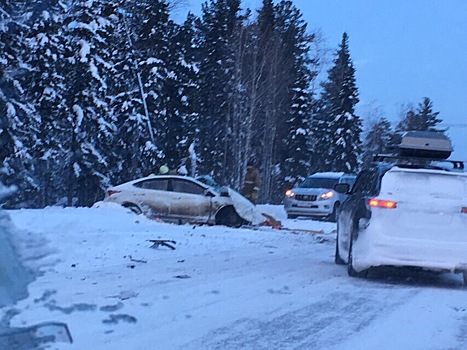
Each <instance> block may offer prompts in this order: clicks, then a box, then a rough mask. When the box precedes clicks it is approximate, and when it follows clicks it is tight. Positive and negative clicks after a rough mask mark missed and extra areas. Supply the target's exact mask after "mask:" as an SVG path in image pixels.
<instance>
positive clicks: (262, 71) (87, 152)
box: [0, 0, 441, 208]
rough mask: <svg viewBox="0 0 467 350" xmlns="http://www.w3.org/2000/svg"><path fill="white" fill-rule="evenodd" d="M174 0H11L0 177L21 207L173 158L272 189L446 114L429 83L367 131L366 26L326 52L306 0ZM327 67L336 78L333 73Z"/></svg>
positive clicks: (84, 198) (77, 193) (73, 198)
mask: <svg viewBox="0 0 467 350" xmlns="http://www.w3.org/2000/svg"><path fill="white" fill-rule="evenodd" d="M176 6H182V5H181V3H180V2H178V1H165V0H137V1H136V0H81V1H80V0H36V1H26V0H1V1H0V146H1V148H0V182H1V183H3V184H4V185H7V186H15V187H16V188H17V192H16V194H15V195H14V196H11V197H10V198H8V199H7V200H6V202H5V203H3V206H5V207H8V208H20V207H28V208H41V207H45V206H48V205H66V206H90V205H92V204H93V203H95V202H96V201H99V200H102V199H103V197H104V194H105V189H106V188H108V187H109V186H110V185H117V184H119V183H122V182H125V181H129V180H133V179H136V178H138V177H142V176H147V175H149V174H151V173H154V172H157V171H158V169H159V167H160V166H161V165H167V166H168V167H169V168H170V169H177V171H178V173H180V174H185V175H190V176H196V175H201V174H210V175H211V176H213V178H214V179H215V180H216V181H217V182H219V183H220V184H225V185H229V186H231V187H232V188H234V189H236V190H238V189H239V188H240V187H241V184H242V181H243V176H244V173H245V168H246V164H247V162H248V161H253V162H254V164H255V165H256V167H257V168H258V169H259V171H260V174H261V177H262V185H261V190H260V198H259V202H261V203H279V202H280V201H281V199H282V196H283V193H284V191H285V190H286V189H288V188H291V187H292V186H293V185H294V184H295V183H297V182H298V181H301V180H302V179H303V178H304V177H305V176H307V175H309V174H311V173H313V172H316V171H345V172H356V171H358V170H359V169H360V168H361V167H362V166H364V165H365V164H366V163H367V162H368V159H369V158H370V157H371V154H373V153H376V152H382V151H384V149H385V147H387V146H388V145H389V144H390V142H391V141H393V140H394V139H395V138H397V135H398V134H400V132H402V131H404V130H437V124H439V123H440V122H441V120H440V119H439V118H438V112H433V106H432V102H431V100H430V99H429V98H424V99H423V100H422V102H420V103H419V104H418V106H417V107H416V108H414V107H408V108H407V109H406V110H405V111H404V114H403V115H402V116H401V120H400V122H399V124H398V125H396V127H395V128H394V130H393V129H392V127H391V123H390V122H389V121H388V120H386V119H385V118H383V117H379V118H377V119H376V120H372V121H371V123H369V125H368V128H367V129H368V130H366V132H364V131H363V121H362V117H361V116H358V115H357V114H356V112H355V106H356V105H357V104H358V102H359V94H358V87H357V82H356V79H355V68H354V65H353V62H352V59H351V56H350V48H349V46H350V41H349V39H350V38H349V37H348V35H347V34H346V33H343V35H342V40H341V42H340V43H335V44H336V48H334V49H333V50H332V51H333V52H332V62H329V63H326V62H327V61H326V55H325V50H324V49H323V45H322V40H321V36H320V34H319V33H313V32H311V31H309V30H308V29H307V23H305V21H304V20H303V18H302V14H301V13H300V11H299V10H298V9H297V8H296V7H295V6H294V4H293V2H292V1H285V0H282V1H274V2H273V1H272V0H263V1H262V5H261V7H260V8H259V9H253V10H250V9H246V8H243V7H242V3H241V1H240V0H209V1H207V2H205V3H204V4H203V7H202V11H201V15H200V16H199V17H197V16H194V15H192V14H188V16H187V17H186V19H185V20H184V21H183V22H182V23H177V22H175V21H174V20H173V18H172V15H171V12H172V11H173V10H174V8H175V7H176ZM323 70H324V71H325V73H326V72H327V74H325V78H324V81H319V80H318V79H319V76H321V75H320V74H319V73H320V72H321V71H323Z"/></svg>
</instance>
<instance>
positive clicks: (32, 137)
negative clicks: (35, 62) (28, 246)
mask: <svg viewBox="0 0 467 350" xmlns="http://www.w3.org/2000/svg"><path fill="white" fill-rule="evenodd" d="M30 6H31V4H29V3H28V2H27V1H4V2H2V3H1V4H0V129H1V131H0V140H1V143H2V152H1V157H0V161H1V164H0V181H1V182H2V183H3V184H5V185H15V186H16V187H17V188H18V191H17V194H16V195H15V196H12V197H10V198H9V199H8V200H7V203H5V204H4V205H5V207H15V206H17V207H21V206H30V207H33V206H34V205H35V203H34V199H35V197H36V195H37V190H38V181H37V177H36V174H35V164H34V157H33V155H32V153H31V150H32V147H33V146H34V145H35V144H36V142H37V133H36V130H37V124H38V115H37V113H36V111H35V106H34V104H33V103H32V102H31V101H28V100H27V98H26V97H25V95H26V92H27V88H28V86H27V79H28V76H29V74H30V70H31V67H30V66H29V65H27V64H26V63H25V58H26V57H27V54H28V51H27V50H26V43H25V36H26V34H27V31H28V23H27V21H28V19H29V18H30V16H31V13H32V12H31V11H30V10H31V8H30Z"/></svg>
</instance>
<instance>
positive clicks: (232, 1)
mask: <svg viewBox="0 0 467 350" xmlns="http://www.w3.org/2000/svg"><path fill="white" fill-rule="evenodd" d="M239 21H242V16H241V15H240V1H239V0H210V1H209V2H206V3H204V4H203V6H202V18H201V21H200V23H199V26H198V30H199V34H200V45H199V52H198V55H199V56H198V57H199V58H200V63H199V69H200V71H199V86H200V88H199V92H200V94H199V99H198V101H199V118H200V119H199V124H198V127H199V135H200V141H199V144H198V146H199V155H200V157H201V163H200V165H199V167H200V171H201V172H202V173H209V174H211V175H213V176H214V177H215V178H217V179H218V180H220V182H222V183H230V182H231V179H230V178H229V177H228V174H227V173H225V172H224V169H225V168H226V167H227V164H228V163H229V160H228V159H227V155H226V149H227V148H229V147H230V146H231V145H232V142H237V140H232V139H231V138H230V130H229V124H230V123H229V118H230V117H231V113H232V109H231V108H232V107H233V106H234V105H235V104H236V103H238V102H237V101H232V98H231V97H232V94H233V89H234V87H233V86H232V84H231V83H232V82H233V81H235V79H233V78H232V76H233V75H234V74H235V59H236V50H237V48H238V46H237V45H238V40H237V39H238V35H236V34H237V33H236V31H237V30H238V29H239V28H241V26H240V25H239Z"/></svg>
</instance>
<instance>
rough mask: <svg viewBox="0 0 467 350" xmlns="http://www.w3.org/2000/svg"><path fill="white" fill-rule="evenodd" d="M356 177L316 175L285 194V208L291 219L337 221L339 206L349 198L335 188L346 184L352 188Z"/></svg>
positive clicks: (333, 174) (337, 174)
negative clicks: (304, 217)
mask: <svg viewBox="0 0 467 350" xmlns="http://www.w3.org/2000/svg"><path fill="white" fill-rule="evenodd" d="M355 178H356V176H355V175H353V174H345V173H339V172H337V173H333V172H325V173H316V174H313V175H311V176H308V177H307V178H306V179H305V180H304V181H303V182H302V183H301V184H300V186H298V187H295V188H293V189H291V190H288V191H287V192H286V193H285V198H284V208H285V211H286V212H287V217H288V218H289V219H293V218H296V217H297V216H308V217H316V218H326V219H329V220H330V221H336V218H337V213H338V209H339V206H340V205H341V203H342V202H343V201H344V200H345V198H346V197H347V196H346V195H344V194H340V193H337V192H336V191H334V186H335V185H337V184H340V183H346V184H348V185H349V187H352V185H353V183H354V181H355Z"/></svg>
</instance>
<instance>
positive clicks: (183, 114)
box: [164, 13, 199, 176]
mask: <svg viewBox="0 0 467 350" xmlns="http://www.w3.org/2000/svg"><path fill="white" fill-rule="evenodd" d="M196 21H197V18H196V17H195V16H194V15H193V14H191V13H189V14H188V16H187V18H186V20H185V22H184V23H183V24H182V25H179V26H177V25H175V24H174V23H172V24H171V28H172V31H171V32H170V43H171V48H170V56H169V61H168V64H169V69H170V72H171V74H170V75H171V79H170V80H169V85H168V86H167V92H168V97H169V98H168V99H167V102H166V103H167V109H168V116H169V118H168V120H167V132H166V135H165V140H166V142H164V150H165V154H166V159H165V163H167V164H169V165H170V164H173V165H174V166H176V167H177V168H178V169H179V168H180V167H184V169H185V170H186V171H187V174H190V175H192V176H195V175H196V171H197V167H196V164H197V162H198V159H197V157H195V155H196V150H195V146H196V144H198V141H199V140H197V137H198V135H197V132H198V130H197V126H198V119H199V114H198V112H197V108H196V106H197V105H198V100H197V98H198V93H199V84H198V72H199V68H198V66H199V62H198V59H197V55H196V53H197V46H198V42H197V40H198V34H197V31H196V27H195V22H196ZM191 163H193V164H191ZM181 171H182V172H183V170H181Z"/></svg>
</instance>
